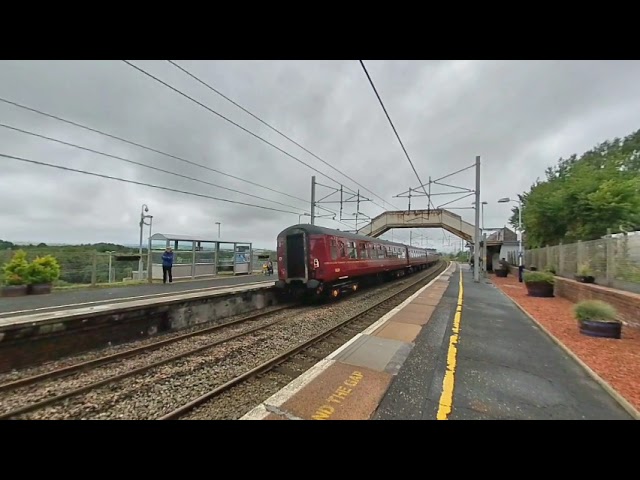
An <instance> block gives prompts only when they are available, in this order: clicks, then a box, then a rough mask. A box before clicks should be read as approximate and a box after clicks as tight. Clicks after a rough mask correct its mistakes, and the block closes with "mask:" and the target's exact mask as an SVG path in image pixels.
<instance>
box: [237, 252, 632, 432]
mask: <svg viewBox="0 0 640 480" xmlns="http://www.w3.org/2000/svg"><path fill="white" fill-rule="evenodd" d="M241 419H242V420H366V419H371V420H524V419H527V420H550V419H557V420H569V419H617V420H633V419H634V417H633V416H632V415H631V414H630V413H628V412H627V410H625V408H623V406H622V405H621V404H620V403H618V401H617V400H616V399H614V397H612V396H611V395H610V394H609V393H608V392H607V391H606V390H605V389H604V388H603V387H602V386H601V385H600V384H599V383H598V382H597V381H596V380H595V379H594V378H592V377H591V376H590V375H589V374H588V373H587V371H586V370H584V369H583V368H582V367H581V366H580V365H579V364H578V363H576V362H575V361H574V360H573V359H572V358H571V357H569V356H568V355H567V354H566V353H565V352H564V351H563V350H562V349H561V348H560V347H559V346H558V345H556V343H554V342H553V340H551V339H550V338H549V337H548V336H547V335H546V334H545V333H544V332H543V331H541V330H540V329H539V327H537V326H536V325H535V324H534V323H533V322H532V321H531V320H530V319H529V317H527V316H526V315H525V314H524V313H523V312H521V311H520V310H519V309H518V308H517V307H516V306H515V305H514V304H513V302H511V300H509V299H508V298H507V297H506V296H505V295H504V294H502V292H500V290H498V289H497V288H496V287H494V286H493V285H492V284H491V283H490V282H488V281H485V280H484V279H481V280H480V282H479V283H475V282H474V281H473V277H472V274H471V272H470V270H469V268H468V266H466V265H458V264H452V265H450V266H449V268H448V269H447V270H445V272H443V273H442V274H441V275H440V276H439V277H438V278H436V279H434V280H433V281H432V282H430V283H429V284H428V285H427V286H426V287H424V288H422V289H421V290H419V291H418V292H417V293H416V294H414V295H413V296H411V297H410V298H409V299H407V300H406V301H405V302H403V303H402V304H401V305H399V306H398V307H397V308H395V309H394V310H392V311H391V312H389V313H388V314H386V315H385V316H384V317H382V318H381V319H380V320H379V321H378V322H376V323H375V324H374V325H372V326H371V327H369V328H368V329H367V330H365V331H364V332H362V333H361V334H359V335H357V336H356V337H354V338H353V339H352V340H351V341H350V342H348V343H347V344H346V345H343V346H342V347H340V348H339V349H338V350H336V351H335V352H333V353H332V354H331V355H329V356H328V357H327V358H325V359H323V360H321V361H320V362H319V363H318V364H316V365H315V366H314V367H312V368H311V369H310V370H309V371H308V372H306V373H305V374H303V375H302V376H300V377H298V378H297V379H295V380H294V381H292V382H291V383H290V384H289V385H287V386H286V387H284V388H283V389H282V390H280V391H279V392H277V393H276V394H274V395H273V396H272V397H270V398H269V399H267V400H266V401H265V402H263V403H262V404H261V405H259V406H257V407H256V408H255V409H253V410H252V411H250V412H248V413H247V414H246V415H245V416H244V417H242V418H241Z"/></svg>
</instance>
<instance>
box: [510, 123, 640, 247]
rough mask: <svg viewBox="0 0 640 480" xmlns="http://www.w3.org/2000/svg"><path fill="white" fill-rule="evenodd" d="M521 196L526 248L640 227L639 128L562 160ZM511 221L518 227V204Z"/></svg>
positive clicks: (598, 236)
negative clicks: (624, 135) (622, 136)
mask: <svg viewBox="0 0 640 480" xmlns="http://www.w3.org/2000/svg"><path fill="white" fill-rule="evenodd" d="M545 176H546V178H545V179H544V180H541V179H540V178H538V179H536V181H535V183H533V185H532V186H531V188H530V189H529V191H528V192H525V193H523V194H521V195H519V198H520V201H521V203H522V223H523V230H524V232H525V243H526V246H527V248H538V247H542V246H545V245H557V244H558V243H559V242H560V241H562V242H563V243H565V244H566V243H574V242H576V241H578V240H583V241H586V240H595V239H598V238H601V237H602V236H604V235H606V234H607V229H611V230H612V231H613V232H614V233H616V232H621V231H633V230H638V229H640V130H637V131H636V132H634V133H632V134H630V135H628V136H626V137H624V138H614V139H613V140H606V141H604V142H602V143H600V144H599V145H597V146H595V147H594V148H592V149H591V150H589V151H587V152H585V153H584V154H582V155H581V156H580V157H578V156H577V155H576V154H573V155H571V156H570V157H569V158H567V159H564V158H560V159H559V160H558V162H557V164H556V165H555V166H552V167H548V168H547V169H546V171H545ZM509 223H510V224H511V225H512V226H513V227H516V228H517V226H518V207H517V206H516V207H514V208H513V209H512V215H511V218H510V219H509Z"/></svg>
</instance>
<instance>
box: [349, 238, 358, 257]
mask: <svg viewBox="0 0 640 480" xmlns="http://www.w3.org/2000/svg"><path fill="white" fill-rule="evenodd" d="M347 256H348V257H349V258H357V257H356V244H355V242H347Z"/></svg>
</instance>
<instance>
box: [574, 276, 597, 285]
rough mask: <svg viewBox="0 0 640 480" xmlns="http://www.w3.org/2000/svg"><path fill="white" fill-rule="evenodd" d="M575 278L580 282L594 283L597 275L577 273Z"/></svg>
mask: <svg viewBox="0 0 640 480" xmlns="http://www.w3.org/2000/svg"><path fill="white" fill-rule="evenodd" d="M575 279H576V281H578V282H580V283H594V282H595V281H596V277H593V276H591V275H575Z"/></svg>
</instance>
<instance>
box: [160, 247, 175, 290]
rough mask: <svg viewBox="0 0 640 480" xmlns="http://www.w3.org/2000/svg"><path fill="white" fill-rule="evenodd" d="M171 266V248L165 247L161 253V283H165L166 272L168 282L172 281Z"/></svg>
mask: <svg viewBox="0 0 640 480" xmlns="http://www.w3.org/2000/svg"><path fill="white" fill-rule="evenodd" d="M172 268H173V250H172V249H171V247H167V249H166V250H165V252H164V253H163V254H162V283H167V274H168V275H169V283H173V275H172V274H171V269H172Z"/></svg>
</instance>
